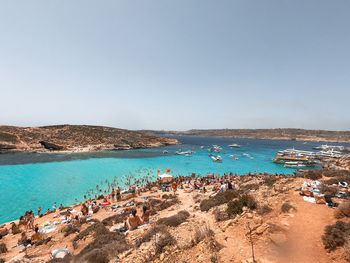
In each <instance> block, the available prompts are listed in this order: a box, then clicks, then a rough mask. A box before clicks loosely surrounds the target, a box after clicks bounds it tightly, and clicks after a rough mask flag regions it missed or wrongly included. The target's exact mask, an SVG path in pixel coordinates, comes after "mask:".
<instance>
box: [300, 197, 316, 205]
mask: <svg viewBox="0 0 350 263" xmlns="http://www.w3.org/2000/svg"><path fill="white" fill-rule="evenodd" d="M303 199H304V201H306V202H309V203H313V204H316V200H315V198H314V197H310V196H303Z"/></svg>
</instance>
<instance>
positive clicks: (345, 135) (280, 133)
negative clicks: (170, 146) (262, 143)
mask: <svg viewBox="0 0 350 263" xmlns="http://www.w3.org/2000/svg"><path fill="white" fill-rule="evenodd" d="M140 132H143V133H145V134H152V135H189V136H208V137H227V138H251V139H270V140H295V141H320V142H347V143H349V142H350V131H326V130H304V129H208V130H200V129H193V130H188V131H159V130H158V131H155V130H142V131H140Z"/></svg>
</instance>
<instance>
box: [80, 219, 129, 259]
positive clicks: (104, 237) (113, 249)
mask: <svg viewBox="0 0 350 263" xmlns="http://www.w3.org/2000/svg"><path fill="white" fill-rule="evenodd" d="M91 227H93V228H92V229H90V232H89V233H91V232H92V231H93V232H94V240H93V241H92V242H91V243H90V244H88V245H87V246H86V247H85V248H84V249H83V250H82V251H81V252H80V253H79V254H78V255H77V256H76V259H77V261H78V262H79V260H80V261H82V262H101V263H104V262H108V261H109V260H110V258H111V257H115V256H117V254H118V253H121V252H124V251H126V250H128V249H130V244H128V243H127V241H126V239H125V235H124V234H122V233H120V232H110V231H109V230H108V229H107V228H106V227H105V226H104V225H103V224H102V223H96V224H94V225H92V226H91ZM94 260H95V261H94Z"/></svg>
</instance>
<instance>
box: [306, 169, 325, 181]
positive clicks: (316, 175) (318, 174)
mask: <svg viewBox="0 0 350 263" xmlns="http://www.w3.org/2000/svg"><path fill="white" fill-rule="evenodd" d="M304 177H305V178H307V179H310V180H318V179H321V178H322V171H321V170H310V171H308V172H306V173H305V174H304Z"/></svg>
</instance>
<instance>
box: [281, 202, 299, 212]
mask: <svg viewBox="0 0 350 263" xmlns="http://www.w3.org/2000/svg"><path fill="white" fill-rule="evenodd" d="M292 209H293V210H296V209H295V207H294V206H292V205H291V204H290V203H289V202H285V203H283V204H282V206H281V212H282V213H288V212H289V211H290V210H292Z"/></svg>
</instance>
